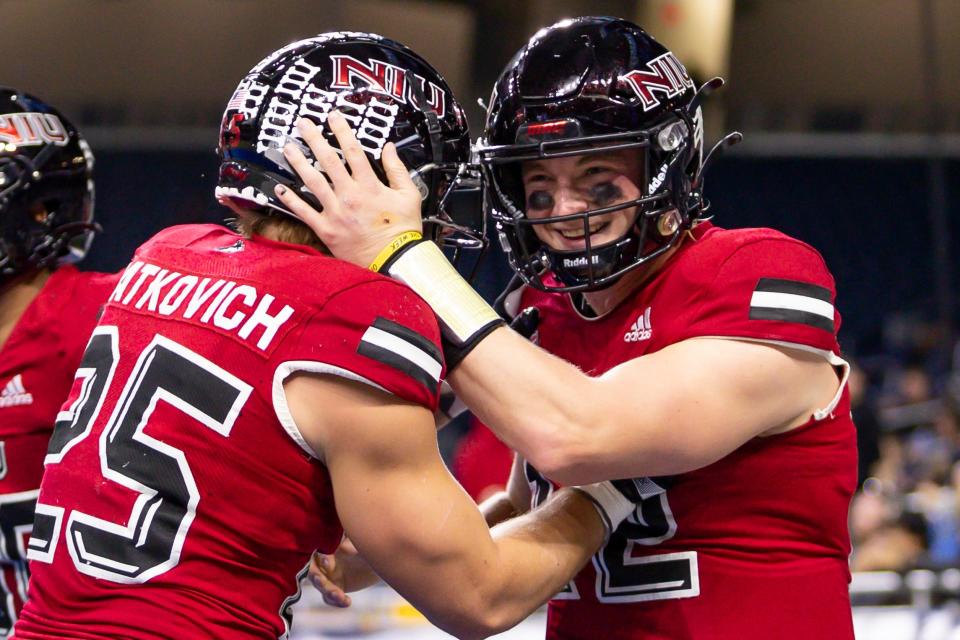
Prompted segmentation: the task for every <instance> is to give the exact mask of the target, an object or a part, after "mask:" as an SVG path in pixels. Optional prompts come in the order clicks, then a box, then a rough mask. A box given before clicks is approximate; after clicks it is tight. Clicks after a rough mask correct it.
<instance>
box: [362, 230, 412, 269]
mask: <svg viewBox="0 0 960 640" xmlns="http://www.w3.org/2000/svg"><path fill="white" fill-rule="evenodd" d="M421 238H423V234H422V233H420V232H419V231H404V232H403V233H401V234H400V235H398V236H397V237H396V238H394V239H393V240H391V241H390V244H388V245H387V246H385V247H384V248H383V250H382V251H380V253H378V254H377V257H376V258H374V259H373V262H371V263H370V266H369V267H368V268H369V269H370V271H380V267H382V266H383V263H384V262H386V261H387V260H389V259H390V256H392V255H393V254H395V253H396V252H397V251H400V249H401V248H403V247H404V246H405V245H408V244H410V243H411V242H414V241H416V240H420V239H421Z"/></svg>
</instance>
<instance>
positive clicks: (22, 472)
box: [0, 266, 118, 638]
mask: <svg viewBox="0 0 960 640" xmlns="http://www.w3.org/2000/svg"><path fill="white" fill-rule="evenodd" d="M117 277H118V276H116V275H110V274H104V273H83V272H80V271H77V269H76V268H75V267H72V266H65V267H62V268H60V269H57V270H56V271H54V272H53V273H52V274H51V275H50V278H49V279H48V280H47V281H46V282H45V283H44V285H43V288H42V289H41V290H40V293H39V294H38V295H37V297H36V298H34V300H33V302H31V303H30V305H29V306H28V307H27V308H26V310H25V311H24V312H23V315H22V316H21V317H20V319H19V320H18V321H17V324H16V326H15V327H14V328H13V331H12V332H11V333H10V336H9V337H8V338H7V341H6V342H5V343H4V345H3V348H2V349H0V534H2V536H0V540H2V541H3V546H2V548H0V638H2V637H4V636H6V634H7V633H8V632H9V631H10V629H11V628H12V627H13V622H14V621H15V620H16V616H17V613H18V612H19V610H20V608H21V607H22V606H23V602H24V599H25V597H26V590H27V578H28V572H27V562H26V549H27V546H26V545H27V541H28V540H29V537H30V529H31V526H32V525H33V509H34V503H35V502H36V499H37V493H38V491H39V489H40V478H41V476H42V475H43V456H44V455H45V454H46V452H47V441H48V440H49V439H50V432H52V431H53V424H54V423H55V422H56V421H57V411H58V410H59V409H60V405H61V404H62V403H63V399H64V398H66V397H67V393H69V391H70V385H71V383H72V381H73V372H74V371H76V369H77V365H78V364H80V358H81V356H82V355H83V349H84V347H85V346H86V344H87V340H88V339H89V338H90V332H91V331H93V327H94V326H95V325H96V323H97V316H98V315H99V313H100V309H101V308H102V306H103V304H104V303H105V302H106V301H107V296H109V295H110V292H111V291H112V290H113V287H114V286H115V285H116V284H117Z"/></svg>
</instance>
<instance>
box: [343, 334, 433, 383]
mask: <svg viewBox="0 0 960 640" xmlns="http://www.w3.org/2000/svg"><path fill="white" fill-rule="evenodd" d="M357 353H359V354H360V355H362V356H365V357H367V358H371V359H373V360H376V361H378V362H381V363H383V364H385V365H387V366H389V367H392V368H394V369H396V370H398V371H400V372H401V373H404V374H406V375H408V376H410V377H411V378H413V379H414V380H416V381H417V382H419V383H420V384H422V385H423V386H424V387H426V388H427V389H428V390H429V391H430V393H431V394H436V392H437V389H438V388H439V385H440V374H441V372H442V371H443V355H442V354H441V353H440V350H439V349H437V346H436V345H435V344H434V343H433V342H431V341H430V340H428V339H427V338H425V337H424V336H421V335H420V334H418V333H417V332H415V331H413V330H412V329H409V328H408V327H405V326H403V325H401V324H399V323H396V322H392V321H390V320H387V319H386V318H383V317H379V316H378V317H377V318H376V319H375V320H374V321H373V324H371V325H370V326H369V327H367V330H366V331H365V332H364V334H363V336H362V337H361V338H360V344H359V345H358V346H357Z"/></svg>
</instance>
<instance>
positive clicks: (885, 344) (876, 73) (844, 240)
mask: <svg viewBox="0 0 960 640" xmlns="http://www.w3.org/2000/svg"><path fill="white" fill-rule="evenodd" d="M584 14H609V15H619V16H622V17H625V18H630V19H633V20H635V21H636V22H638V23H639V24H641V25H642V26H644V27H645V28H647V30H649V31H650V32H651V33H652V34H653V35H654V36H655V37H657V38H658V39H660V40H661V41H662V42H664V43H665V44H666V45H667V46H668V47H670V48H671V49H673V50H674V51H675V53H676V54H677V55H678V56H679V57H680V59H681V60H683V61H684V62H685V63H686V64H687V66H688V68H689V69H690V71H691V72H692V74H693V75H694V76H695V77H696V78H698V79H700V80H705V79H708V78H709V77H711V76H713V75H722V76H724V77H725V78H726V79H727V81H728V83H729V84H728V86H727V87H726V88H725V89H724V90H723V91H721V92H720V93H718V94H717V95H716V96H715V98H714V99H713V101H712V104H711V106H710V111H709V113H708V121H707V125H708V139H712V138H714V137H716V136H717V135H719V134H720V133H722V132H723V131H725V130H727V129H730V128H735V129H739V130H741V131H743V132H744V134H745V141H744V142H743V143H742V144H741V145H739V146H738V147H735V148H734V149H733V150H732V151H731V152H730V153H729V154H728V155H727V156H726V157H724V158H723V159H722V160H721V161H720V162H719V163H718V164H717V166H716V167H715V169H714V170H713V173H712V174H711V175H710V176H709V180H708V188H707V193H708V194H709V196H710V197H711V200H712V202H713V205H714V210H713V211H714V213H715V215H716V220H717V222H718V223H719V224H721V225H723V226H730V227H740V226H773V227H776V228H779V229H781V230H783V231H785V232H787V233H789V234H791V235H794V236H796V237H799V238H801V239H804V240H806V241H808V242H810V243H811V244H813V245H814V246H815V247H817V248H818V249H819V250H820V251H821V252H822V253H823V254H824V256H825V258H826V260H827V263H828V264H829V265H830V267H831V269H832V271H833V273H834V275H835V276H836V278H837V281H838V282H837V285H838V290H839V292H840V295H839V299H838V300H837V304H838V307H839V309H840V311H841V313H842V315H843V329H842V331H841V344H842V346H843V348H844V349H845V350H846V352H847V354H848V356H850V357H851V358H852V359H853V360H854V361H855V362H856V363H857V364H858V370H859V374H858V375H857V376H855V377H854V379H853V380H852V385H853V390H854V395H855V402H856V409H855V417H856V419H857V423H858V428H859V429H860V438H861V481H862V489H861V491H860V492H858V495H857V497H856V499H855V502H854V506H853V509H852V515H851V531H852V534H853V538H854V553H853V556H852V564H853V568H854V569H855V570H856V572H857V573H856V575H855V579H854V583H853V587H852V592H853V597H854V602H855V603H856V605H857V606H856V607H855V616H856V625H857V631H858V637H861V638H867V639H870V640H872V639H877V640H885V639H888V638H889V639H897V640H900V639H904V640H905V639H908V638H909V639H913V638H917V639H920V638H922V639H927V640H932V639H941V638H943V639H946V638H960V571H958V569H957V567H960V463H958V460H960V343H958V342H957V332H956V329H957V319H958V318H957V304H956V299H957V295H956V293H955V291H956V286H957V285H958V284H960V240H958V237H960V224H958V223H960V73H958V72H957V65H958V62H960V38H957V34H958V33H960V2H958V1H957V0H844V2H835V1H834V0H592V1H587V0H549V1H548V0H472V1H471V0H462V1H456V0H434V1H430V0H350V1H349V2H333V1H327V0H202V1H201V0H0V16H2V26H0V84H7V85H12V86H15V87H18V88H21V89H23V90H26V91H29V92H31V93H35V94H37V95H38V96H40V97H42V98H43V99H45V100H48V101H49V102H51V103H53V104H55V105H57V106H58V107H59V108H60V109H62V110H63V111H64V112H65V113H67V114H68V115H69V116H70V117H71V118H72V119H73V120H74V121H75V122H76V123H77V124H78V125H79V127H80V128H81V130H82V131H83V132H84V133H85V134H86V136H87V137H88V139H89V140H90V142H91V145H92V146H93V149H94V152H95V154H96V156H97V167H96V180H97V217H98V219H99V221H100V222H101V223H102V224H103V226H104V229H105V231H104V233H103V234H101V235H100V236H99V238H98V239H97V240H96V242H95V243H94V248H93V251H92V253H91V255H90V257H89V259H88V260H87V262H86V264H85V267H86V268H90V269H100V270H115V269H119V268H120V267H121V266H123V265H124V264H125V263H126V261H127V259H128V258H129V257H130V255H131V254H132V251H133V249H134V248H135V247H136V246H137V245H139V244H140V243H141V242H143V241H144V240H146V239H147V238H148V237H149V236H150V235H152V234H153V233H154V232H155V231H157V230H158V229H160V228H161V227H164V226H167V225H170V224H178V223H185V222H194V221H209V222H219V221H222V219H223V217H224V214H225V212H224V210H221V209H219V208H218V207H217V205H216V203H215V202H214V200H213V185H214V182H215V179H216V168H217V159H216V155H215V152H214V148H215V145H216V136H217V126H218V123H219V119H220V115H221V113H222V110H223V107H224V105H225V103H226V101H227V99H228V98H229V96H230V94H231V92H232V90H233V88H234V86H235V83H236V82H237V81H238V80H239V78H240V77H242V75H243V74H244V73H245V72H246V71H247V70H248V69H249V68H250V67H251V66H252V65H253V64H255V63H256V62H257V61H258V60H260V59H261V58H262V57H263V56H264V55H266V54H267V53H269V52H270V51H272V50H274V49H276V48H278V47H280V46H282V45H283V44H286V43H288V42H291V41H293V40H297V39H300V38H302V37H306V36H310V35H313V34H315V33H318V32H321V31H328V30H340V29H345V30H358V31H374V32H379V33H382V34H384V35H387V36H389V37H392V38H395V39H397V40H400V41H401V42H404V43H406V44H407V45H409V46H411V47H412V48H414V49H415V50H417V51H418V52H420V53H421V54H422V55H424V56H425V57H426V58H427V59H428V60H430V61H432V62H433V63H434V64H435V65H436V66H437V67H438V68H439V69H440V71H441V72H442V73H443V74H444V75H445V76H446V77H447V79H448V80H449V82H450V84H451V85H452V86H453V88H454V90H455V91H456V92H457V95H458V96H459V97H460V100H461V102H462V103H463V104H464V106H465V107H466V109H467V112H468V114H469V116H470V119H471V124H472V126H473V128H474V131H475V132H479V131H480V127H481V125H482V115H483V112H482V109H481V108H480V107H479V106H476V102H477V99H478V98H485V97H486V95H487V94H488V92H489V90H490V87H491V86H492V84H493V81H494V80H495V78H496V76H497V74H498V73H499V70H500V69H501V67H502V66H503V65H504V64H505V63H506V62H507V60H508V59H509V58H510V56H511V55H512V54H513V52H514V51H516V49H517V48H519V46H520V45H521V44H522V43H523V42H524V41H525V40H526V39H527V38H528V37H529V36H530V35H531V34H532V33H533V32H534V31H535V30H536V29H538V28H539V27H542V26H546V25H548V24H551V23H552V22H554V21H555V20H556V19H559V18H561V17H567V16H574V15H584ZM508 275H509V274H508V272H507V269H506V267H505V266H504V264H503V262H502V261H501V260H500V259H499V256H497V255H496V254H494V255H492V256H491V257H490V258H488V260H487V262H486V264H485V265H484V268H483V270H482V272H481V275H480V288H481V289H482V291H483V292H484V294H486V295H489V296H493V295H495V293H496V292H497V291H498V290H499V288H500V287H502V286H503V284H504V283H505V282H506V280H507V278H508ZM467 428H468V423H467V422H465V421H462V422H461V423H460V424H458V425H456V426H454V427H452V428H450V429H447V430H445V431H444V432H442V434H441V435H442V439H443V442H442V446H443V448H444V451H445V453H446V454H447V455H448V456H451V455H453V452H454V451H455V450H456V447H457V444H458V441H459V439H460V437H461V435H462V434H463V432H464V431H465V430H466V429H467ZM251 508H256V505H251ZM300 611H301V615H300V617H299V618H298V623H297V625H296V634H295V638H298V639H306V638H325V637H352V636H354V635H358V636H359V635H365V634H372V633H375V634H376V637H378V638H394V637H396V638H414V637H415V638H428V637H446V636H443V635H442V634H439V632H433V631H431V630H429V628H428V627H427V626H426V623H424V622H423V621H422V619H420V618H419V617H418V616H417V614H416V612H413V611H411V610H410V609H409V607H406V606H405V605H404V604H403V603H402V602H401V601H398V600H397V598H396V596H394V595H393V594H392V593H391V592H389V591H388V590H386V589H375V590H373V591H371V592H370V593H367V594H364V595H363V596H361V597H360V598H359V599H358V603H357V606H356V607H355V608H354V609H353V610H352V611H349V612H340V611H334V610H331V609H325V608H324V607H323V606H322V605H321V604H319V603H318V602H317V599H316V598H315V597H313V596H311V597H310V598H308V602H306V603H305V604H304V605H303V606H301V608H300ZM744 615H749V611H747V610H746V609H745V611H744ZM811 615H816V612H811ZM541 636H542V620H539V619H538V618H537V617H536V616H534V618H533V619H531V620H530V621H528V622H527V623H524V625H521V627H519V628H518V629H516V630H514V631H513V632H511V633H509V634H506V635H505V636H504V637H515V638H522V637H541Z"/></svg>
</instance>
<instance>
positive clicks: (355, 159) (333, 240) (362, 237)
mask: <svg viewBox="0 0 960 640" xmlns="http://www.w3.org/2000/svg"><path fill="white" fill-rule="evenodd" d="M327 126H328V127H329V128H330V130H331V131H332V132H333V134H334V136H336V139H337V143H338V144H339V146H340V149H341V150H342V152H343V155H344V161H345V162H346V164H344V161H342V160H340V157H339V156H338V155H337V152H336V151H335V150H334V148H333V147H332V146H331V145H330V143H328V142H327V140H326V139H325V138H324V137H323V134H322V132H321V131H320V129H319V128H318V127H317V126H316V125H315V124H314V123H313V122H312V121H310V120H308V119H307V118H301V119H300V121H299V122H298V123H297V129H298V131H299V132H300V135H301V137H302V138H303V139H304V141H305V142H306V143H307V145H308V146H309V147H310V150H311V151H312V152H313V155H314V157H315V158H316V160H317V167H315V166H314V165H313V164H312V163H311V162H310V161H309V160H307V158H306V157H305V156H304V155H303V153H302V152H301V151H300V149H298V148H297V147H296V145H293V144H287V145H286V146H285V147H284V149H283V153H284V156H285V157H286V159H287V161H288V162H289V163H290V165H291V166H292V167H293V169H294V170H295V171H296V172H297V174H298V175H299V176H300V179H301V180H303V183H304V185H305V186H306V188H307V189H309V190H310V191H311V192H312V193H313V194H314V195H315V196H316V197H317V199H318V200H319V201H320V204H321V205H323V210H322V211H317V210H316V209H314V208H313V207H311V206H310V205H309V204H307V203H306V202H305V201H304V200H303V199H302V198H301V197H299V196H298V195H297V194H296V193H294V192H293V191H291V190H290V189H288V188H286V187H284V186H282V185H278V186H277V187H276V191H275V192H276V194H277V197H278V198H279V199H280V200H281V201H282V202H283V203H284V204H285V205H286V206H287V207H288V208H289V209H290V211H292V212H293V213H294V214H295V215H296V216H297V217H298V218H300V219H301V220H302V221H303V222H305V223H306V224H307V226H309V227H310V228H311V229H312V230H313V232H314V233H316V234H317V236H319V238H320V239H321V240H322V241H323V242H324V244H326V245H327V247H328V248H329V249H330V251H331V252H332V253H333V255H334V256H336V257H337V258H340V259H342V260H346V261H348V262H352V263H353V264H356V265H358V266H361V267H367V266H369V265H370V264H371V263H373V262H374V259H375V258H376V257H377V255H379V254H380V252H381V251H382V250H383V248H384V247H386V246H387V245H388V244H389V243H390V242H391V241H392V240H393V239H394V238H396V237H397V236H399V235H400V234H402V233H404V232H406V231H418V232H422V228H423V222H422V219H421V216H420V201H421V200H420V192H419V191H418V190H417V187H416V185H415V184H414V183H413V180H412V179H411V178H410V174H409V173H408V172H407V168H406V167H405V166H404V165H403V161H401V160H400V157H399V156H398V155H397V149H396V147H395V146H394V144H393V143H392V142H390V143H387V144H386V145H385V146H384V148H383V152H382V154H381V156H380V159H381V162H382V163H383V169H384V173H385V174H386V177H387V182H388V184H384V183H383V182H382V181H381V180H380V178H379V177H378V176H377V174H376V173H375V172H374V170H373V168H372V167H371V166H370V159H369V158H368V157H367V154H366V152H365V151H364V149H363V147H362V146H361V145H360V143H359V142H358V141H357V138H356V136H355V135H354V132H353V129H351V127H350V125H349V123H347V121H346V119H345V118H344V116H343V115H342V114H340V113H339V112H337V111H332V112H330V114H329V116H328V117H327ZM318 167H319V169H318Z"/></svg>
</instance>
